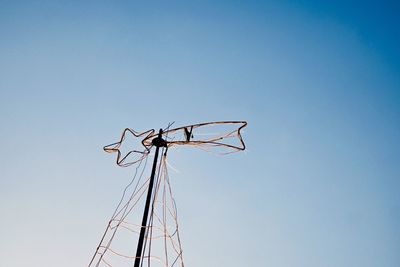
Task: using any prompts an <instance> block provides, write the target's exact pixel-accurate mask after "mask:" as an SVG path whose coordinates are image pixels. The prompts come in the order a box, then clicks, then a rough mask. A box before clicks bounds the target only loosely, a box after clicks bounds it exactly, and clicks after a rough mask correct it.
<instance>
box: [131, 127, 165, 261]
mask: <svg viewBox="0 0 400 267" xmlns="http://www.w3.org/2000/svg"><path fill="white" fill-rule="evenodd" d="M162 133H163V131H162V129H160V131H159V133H158V136H157V137H156V138H154V139H153V141H152V144H153V145H154V146H155V147H156V152H155V154H154V161H153V168H152V169H151V175H150V182H149V189H148V191H147V198H146V205H145V207H144V213H143V219H142V227H141V228H140V234H139V241H138V245H137V249H136V258H135V265H134V267H140V260H141V259H142V252H143V242H144V235H145V233H146V229H147V218H148V216H149V208H150V202H151V195H152V192H153V187H154V176H155V174H156V168H157V163H158V152H159V150H160V147H167V143H166V142H165V140H164V139H162Z"/></svg>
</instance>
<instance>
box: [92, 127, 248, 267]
mask: <svg viewBox="0 0 400 267" xmlns="http://www.w3.org/2000/svg"><path fill="white" fill-rule="evenodd" d="M246 125H247V122H245V121H225V122H211V123H200V124H194V125H188V126H183V127H179V128H175V129H169V128H170V126H171V124H170V125H169V126H168V127H167V129H165V131H164V132H163V135H162V138H163V139H164V140H165V141H166V143H167V146H166V148H164V147H163V148H162V153H161V155H162V157H161V160H160V162H159V163H158V169H157V172H156V180H155V184H154V193H153V195H152V199H151V203H152V204H151V211H150V217H149V222H148V225H147V226H146V232H145V246H144V250H143V253H142V256H141V258H142V261H141V266H142V267H158V266H160V267H161V266H162V267H174V266H175V267H184V262H183V250H182V246H181V239H180V235H179V227H178V218H177V209H176V204H175V199H174V197H173V194H172V189H171V184H170V179H169V174H168V168H167V166H168V162H167V153H166V151H167V150H168V149H169V148H171V147H176V146H192V147H197V148H200V149H204V150H207V151H211V152H213V151H214V150H216V149H219V150H218V151H217V152H216V153H219V154H228V153H233V152H238V151H242V150H244V149H245V144H244V142H243V139H242V136H241V130H242V129H243V128H244V127H246ZM221 127H222V128H221ZM127 133H130V134H132V136H133V137H135V138H142V140H141V144H142V146H143V147H142V150H141V149H140V148H133V149H130V150H128V152H126V154H125V155H123V154H122V152H121V150H120V149H121V145H122V144H123V142H124V141H125V138H126V135H127ZM156 137H157V134H156V133H155V131H154V130H153V129H151V130H148V131H145V132H142V133H139V132H136V131H134V130H132V129H129V128H126V129H125V130H124V131H123V133H122V136H121V138H120V140H119V141H118V142H116V143H113V144H110V145H108V146H105V147H104V150H105V151H106V152H108V153H117V160H116V163H117V164H118V166H121V167H127V166H131V165H133V164H137V165H136V168H135V174H134V177H133V179H132V180H131V181H130V183H129V184H128V185H127V186H126V188H125V190H124V191H123V194H122V198H121V200H120V201H119V203H118V205H117V207H116V209H115V211H114V213H113V215H112V216H111V219H110V220H109V222H108V225H107V227H106V230H105V232H104V234H103V236H102V238H101V240H100V243H99V245H98V247H97V249H96V252H95V254H94V255H93V257H92V259H91V261H90V263H89V267H105V266H108V267H123V266H133V262H134V261H135V258H136V256H135V255H134V249H135V244H136V241H137V239H138V235H139V232H140V229H141V227H142V226H141V225H140V215H141V213H140V212H139V213H138V212H135V210H136V209H137V207H138V206H139V205H141V204H142V203H143V201H144V198H145V197H144V195H145V192H146V191H147V190H148V186H149V178H145V177H146V176H147V175H148V174H147V173H146V171H147V168H146V166H147V161H148V155H149V154H150V151H151V148H152V147H153V143H152V140H153V139H154V138H156ZM132 158H133V159H132ZM126 247H128V249H126Z"/></svg>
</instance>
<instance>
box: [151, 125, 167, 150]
mask: <svg viewBox="0 0 400 267" xmlns="http://www.w3.org/2000/svg"><path fill="white" fill-rule="evenodd" d="M162 134H163V130H162V129H160V131H159V132H158V136H157V137H156V138H154V139H153V140H152V141H151V143H152V144H153V146H156V147H167V141H165V140H164V139H162Z"/></svg>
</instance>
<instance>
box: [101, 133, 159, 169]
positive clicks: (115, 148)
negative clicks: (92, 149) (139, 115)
mask: <svg viewBox="0 0 400 267" xmlns="http://www.w3.org/2000/svg"><path fill="white" fill-rule="evenodd" d="M127 132H130V133H131V134H132V135H133V136H135V137H141V136H144V135H146V134H147V135H146V137H145V138H144V139H143V140H142V145H143V146H144V148H145V150H144V151H138V150H130V151H129V152H128V153H127V154H126V155H125V156H124V157H123V158H121V151H120V150H119V148H120V147H121V144H122V142H123V141H124V140H125V136H126V133H127ZM154 132H155V131H154V129H151V130H148V131H145V132H136V131H135V130H132V129H130V128H125V130H124V131H123V132H122V135H121V139H120V140H119V142H116V143H113V144H110V145H107V146H104V147H103V150H104V151H105V152H107V153H115V152H117V161H116V162H117V165H118V166H121V167H128V166H130V165H132V164H135V163H136V162H139V161H141V160H142V159H143V158H144V157H146V156H147V154H149V153H150V149H151V146H146V145H145V144H144V143H143V142H144V140H147V139H148V138H149V136H152V135H153V134H154ZM132 153H138V154H141V157H140V158H139V159H137V160H135V161H130V162H125V160H126V159H127V158H128V157H129V155H131V154H132Z"/></svg>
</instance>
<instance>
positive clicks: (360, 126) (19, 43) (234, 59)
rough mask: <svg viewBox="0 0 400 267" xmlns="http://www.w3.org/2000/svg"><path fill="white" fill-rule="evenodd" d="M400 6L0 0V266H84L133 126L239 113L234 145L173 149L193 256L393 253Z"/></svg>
mask: <svg viewBox="0 0 400 267" xmlns="http://www.w3.org/2000/svg"><path fill="white" fill-rule="evenodd" d="M399 11H400V6H399V4H398V3H396V1H366V2H365V1H364V2H362V3H360V2H358V1H352V2H350V3H349V1H335V3H329V4H328V3H325V2H322V1H321V2H318V1H270V2H257V1H190V3H188V1H173V2H171V1H169V2H161V1H160V2H157V1H154V2H148V3H146V4H144V3H139V2H128V1H126V2H124V1H115V2H108V1H36V2H33V1H27V2H23V1H0V37H1V41H0V123H1V125H2V126H1V131H0V137H1V139H2V140H3V144H2V148H3V153H1V154H0V170H1V175H0V213H1V214H2V220H1V221H0V236H1V238H0V247H1V248H2V249H1V250H0V259H1V263H0V265H1V266H7V267H17V266H28V265H29V266H33V267H36V266H38V267H39V266H59V267H64V266H65V267H67V266H68V267H70V266H85V265H87V264H88V262H89V260H90V257H91V256H92V253H93V252H94V250H95V248H96V246H97V243H98V241H99V238H100V235H101V233H102V231H103V230H104V228H105V226H106V223H107V220H108V218H109V216H110V215H111V213H112V211H113V209H114V207H115V205H116V204H117V201H118V200H119V197H120V194H121V192H122V189H123V188H124V186H125V184H127V183H128V181H129V179H130V178H131V176H132V173H133V170H132V169H130V168H126V169H121V168H119V167H117V166H116V165H115V164H114V160H115V159H114V157H113V156H111V155H108V154H106V153H103V152H102V146H103V145H106V144H109V143H112V142H115V141H116V140H117V139H118V138H119V135H120V134H121V132H122V130H123V129H124V128H125V127H130V128H133V129H135V130H138V131H142V130H143V131H144V130H147V129H150V128H155V129H158V128H160V127H165V126H166V125H167V124H168V122H171V121H176V126H180V125H186V124H192V123H198V122H203V121H219V120H247V121H248V123H249V126H248V128H246V131H245V132H244V134H243V136H244V139H245V142H246V145H247V147H248V150H247V151H245V152H244V153H238V154H235V155H230V156H226V157H218V156H213V155H210V154H208V153H203V152H202V151H197V150H194V151H193V150H191V149H189V148H188V149H177V150H175V151H170V152H169V156H170V158H169V160H170V162H171V164H172V165H173V167H174V168H176V169H178V170H179V172H177V173H175V172H174V171H171V179H172V183H173V186H174V187H173V189H174V192H175V198H176V200H177V205H178V211H179V221H180V227H181V231H182V233H181V235H182V242H183V249H184V257H185V262H186V266H190V267H197V266H208V267H214V266H215V267H217V266H218V267H220V266H232V267H235V266H274V267H297V266H298V267H300V266H304V267H305V266H307V267H314V266H315V267H317V266H326V267H330V266H332V267H337V266H365V267H372V266H376V267H378V266H379V267H381V266H388V267H397V266H399V265H400V254H399V253H398V251H399V250H400V230H399V229H400V194H399V188H400V180H399V179H400V177H399V173H400V169H399V168H400V167H399V166H400V164H399V163H400V162H399V151H400V145H399V137H400V123H399V122H400V75H399V70H400V51H399V47H400V39H399V38H400V32H399V31H400V29H399V27H398V25H400V21H399V20H400V19H399V16H398V14H399ZM210 218H215V220H214V221H212V220H210ZM209 244H211V245H209Z"/></svg>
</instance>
